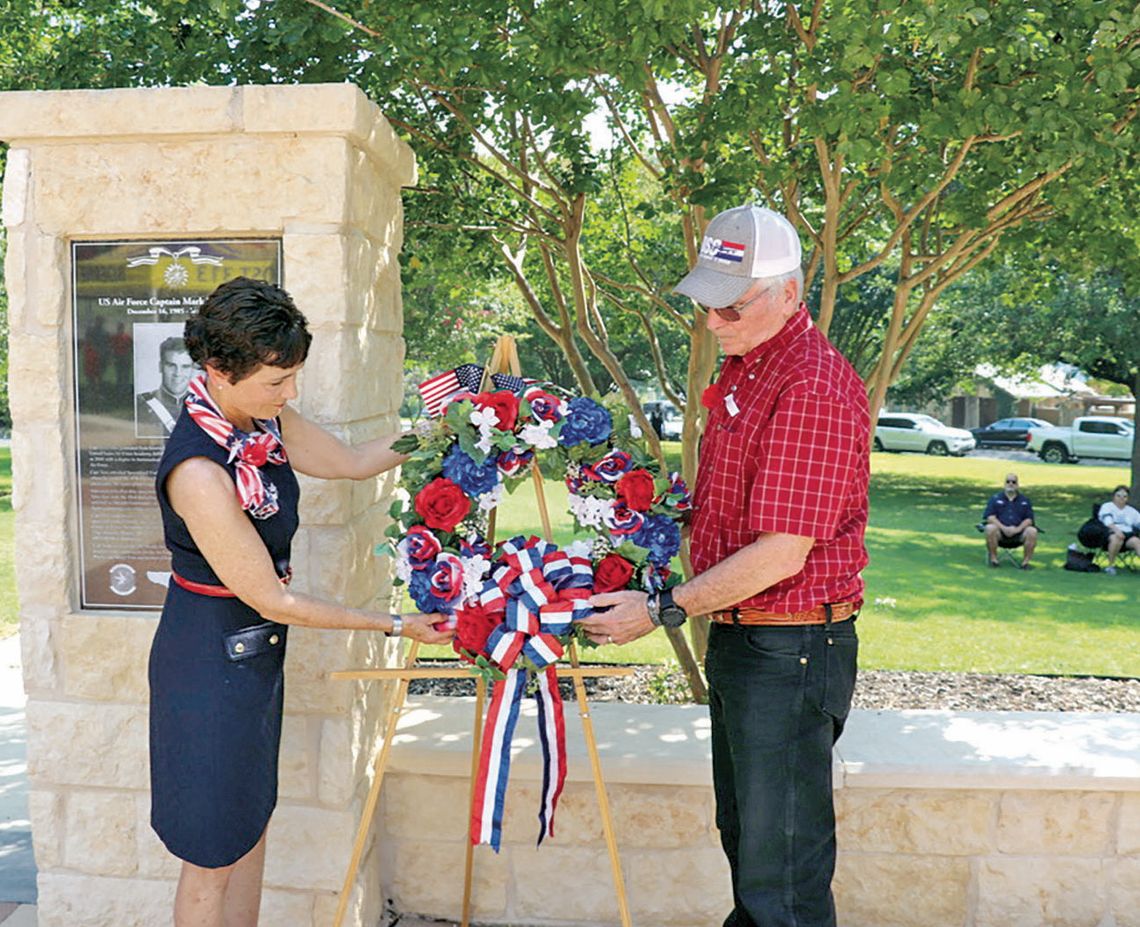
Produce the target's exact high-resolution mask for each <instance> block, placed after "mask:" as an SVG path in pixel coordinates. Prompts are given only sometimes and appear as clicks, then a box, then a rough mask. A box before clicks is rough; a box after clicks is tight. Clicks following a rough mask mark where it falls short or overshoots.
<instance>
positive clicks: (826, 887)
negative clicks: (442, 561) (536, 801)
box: [583, 206, 871, 927]
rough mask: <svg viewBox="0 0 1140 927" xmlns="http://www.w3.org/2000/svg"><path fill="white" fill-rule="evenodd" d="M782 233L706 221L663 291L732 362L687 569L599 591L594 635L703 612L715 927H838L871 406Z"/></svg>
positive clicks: (709, 399)
mask: <svg viewBox="0 0 1140 927" xmlns="http://www.w3.org/2000/svg"><path fill="white" fill-rule="evenodd" d="M800 259H801V253H800V242H799V237H798V236H797V235H796V232H795V230H794V229H793V228H792V226H791V224H790V223H788V221H787V220H786V219H785V218H784V217H783V216H780V215H778V214H777V213H774V212H772V211H771V210H768V209H762V208H759V207H755V206H741V207H739V208H737V209H731V210H729V211H727V212H723V213H721V214H720V215H718V216H717V217H716V218H714V219H713V220H712V222H711V223H709V227H708V230H707V232H706V234H705V237H704V241H703V243H702V246H701V253H700V258H699V259H698V262H697V266H696V267H695V268H693V270H692V271H691V272H690V273H689V274H688V275H687V276H686V277H685V278H684V279H683V280H682V281H681V282H680V284H678V286H677V288H676V292H678V293H682V294H684V295H686V296H689V297H691V298H692V299H693V300H694V301H695V302H697V303H698V304H700V305H701V306H702V307H703V308H704V309H705V311H706V312H707V325H708V328H709V331H711V332H712V333H713V334H714V335H716V337H717V339H718V340H719V342H720V346H721V348H722V349H723V351H724V353H725V355H726V357H725V361H724V364H723V366H722V367H721V371H720V376H719V377H718V378H717V381H716V383H714V384H713V385H712V386H710V387H709V388H708V390H707V391H706V392H705V395H704V397H703V400H702V401H703V403H704V405H705V406H706V407H707V408H708V410H709V414H708V421H707V424H706V426H705V432H704V437H703V439H702V442H701V456H700V465H699V469H698V473H697V480H696V489H695V492H694V497H693V508H694V516H693V522H692V534H691V537H690V540H691V555H692V563H693V571H694V573H695V574H696V575H694V577H693V578H692V579H691V580H689V581H688V582H685V583H682V584H680V585H677V586H674V587H673V588H672V589H668V590H664V591H661V592H657V593H653V594H651V595H648V596H647V595H645V594H644V593H641V592H632V591H624V592H614V593H607V594H601V595H595V596H593V597H592V598H591V600H590V601H591V603H592V604H593V605H595V606H597V607H598V608H599V609H601V608H607V607H608V610H606V611H599V612H597V613H595V615H594V616H592V617H591V618H589V619H587V620H586V621H585V622H583V624H584V626H585V628H586V630H587V631H588V633H589V634H590V636H591V637H592V638H593V639H594V640H595V641H597V642H598V643H626V642H628V641H631V640H634V639H636V638H638V637H641V636H642V635H644V634H647V633H649V632H650V631H652V630H653V629H654V627H656V626H659V625H665V626H668V627H678V626H680V625H681V624H682V623H683V622H684V621H685V618H686V616H687V615H709V616H710V617H711V618H712V621H713V624H712V626H711V628H710V635H709V645H708V654H707V657H706V661H705V672H706V676H707V678H708V683H709V709H710V714H711V718H712V754H713V781H714V788H715V792H716V803H717V815H716V817H717V827H718V828H719V829H720V832H721V844H722V846H723V847H724V851H725V854H726V855H727V857H728V861H729V866H730V869H731V873H732V888H733V900H734V906H733V910H732V912H731V913H730V914H729V916H728V918H727V919H726V920H725V922H724V923H725V927H754V925H755V927H834V925H835V923H836V920H835V905H834V902H833V900H832V896H831V878H832V875H833V873H834V869H835V811H834V807H833V804H832V782H831V753H832V747H833V746H834V744H835V741H836V740H837V739H838V738H839V735H840V733H842V730H843V725H844V723H845V721H846V719H847V712H848V709H849V708H850V704H851V696H852V692H853V690H854V686H855V666H856V653H857V649H858V639H857V637H856V634H855V617H856V616H857V614H858V610H859V607H860V605H861V604H862V594H863V581H862V578H861V576H860V571H861V570H862V569H863V567H864V566H866V564H867V553H866V550H865V548H864V546H863V534H864V531H865V529H866V526H867V482H868V474H869V455H868V450H869V446H870V429H871V423H870V415H869V413H868V408H867V394H866V391H865V389H864V386H863V383H862V382H861V381H860V379H859V376H858V375H857V374H856V373H855V371H854V370H853V369H852V367H851V365H850V364H849V363H848V362H847V361H846V360H845V359H844V358H843V356H842V355H840V354H839V352H838V351H836V350H835V348H833V347H832V346H831V344H829V343H828V341H827V339H826V338H825V337H824V336H823V334H822V333H821V332H820V331H819V329H817V328H816V327H815V325H814V323H813V322H812V319H811V316H810V315H809V314H808V311H807V307H806V306H805V305H804V303H803V301H802V299H803V272H802V270H801V267H800Z"/></svg>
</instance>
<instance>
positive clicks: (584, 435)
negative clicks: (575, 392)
mask: <svg viewBox="0 0 1140 927" xmlns="http://www.w3.org/2000/svg"><path fill="white" fill-rule="evenodd" d="M613 430H614V420H613V417H612V416H611V415H610V412H609V409H607V408H605V407H604V406H602V405H599V404H598V403H596V402H594V400H593V399H590V398H589V397H588V396H578V397H576V398H575V399H571V400H570V402H569V408H568V409H567V410H566V418H565V419H564V420H563V422H562V431H560V432H559V433H558V443H559V444H561V445H562V446H563V447H573V446H574V445H575V444H578V443H579V442H581V441H585V442H587V443H588V444H601V443H602V442H603V441H605V440H606V439H607V438H608V437H609V436H610V435H611V434H612V433H613Z"/></svg>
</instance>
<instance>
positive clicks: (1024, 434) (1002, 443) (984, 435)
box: [970, 418, 1050, 449]
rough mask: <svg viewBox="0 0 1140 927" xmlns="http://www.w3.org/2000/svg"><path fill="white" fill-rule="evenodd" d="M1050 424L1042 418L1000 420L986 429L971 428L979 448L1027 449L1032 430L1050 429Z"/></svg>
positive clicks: (991, 423)
mask: <svg viewBox="0 0 1140 927" xmlns="http://www.w3.org/2000/svg"><path fill="white" fill-rule="evenodd" d="M1048 427H1050V425H1049V423H1048V422H1047V421H1045V420H1044V419H1040V418H999V419H998V420H997V421H996V422H990V424H988V425H986V426H985V428H971V429H970V434H972V435H973V436H974V440H975V441H976V442H977V443H978V447H1016V448H1019V449H1020V448H1023V447H1025V442H1026V441H1028V440H1029V429H1030V428H1048Z"/></svg>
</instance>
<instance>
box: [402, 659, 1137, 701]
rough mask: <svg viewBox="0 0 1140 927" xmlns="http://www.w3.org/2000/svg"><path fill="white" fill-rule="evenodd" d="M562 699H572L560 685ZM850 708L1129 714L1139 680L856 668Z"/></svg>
mask: <svg viewBox="0 0 1140 927" xmlns="http://www.w3.org/2000/svg"><path fill="white" fill-rule="evenodd" d="M561 689H562V695H563V697H565V698H572V697H573V689H572V686H571V684H570V683H569V682H568V681H566V680H563V681H562V683H561ZM586 691H587V694H588V696H589V698H590V700H591V701H595V702H643V703H651V702H652V703H659V704H660V703H675V704H677V703H684V702H687V701H689V695H688V686H687V685H686V684H685V680H684V678H683V677H682V676H681V674H680V672H679V671H677V670H676V669H675V668H674V669H673V670H672V671H670V670H669V669H667V668H665V667H661V666H638V667H636V671H635V673H634V675H632V676H611V677H599V678H596V679H590V680H587V683H586ZM429 692H430V693H433V694H435V695H474V694H475V683H474V681H473V680H466V679H432V680H414V681H413V682H412V683H411V688H410V693H411V694H413V695H415V694H425V693H429ZM855 707H856V708H871V709H914V708H929V709H943V710H954V711H1132V712H1140V679H1100V678H1091V677H1085V676H1022V675H987V674H982V673H920V672H897V671H892V670H863V671H861V672H860V673H859V681H858V684H857V685H856V688H855Z"/></svg>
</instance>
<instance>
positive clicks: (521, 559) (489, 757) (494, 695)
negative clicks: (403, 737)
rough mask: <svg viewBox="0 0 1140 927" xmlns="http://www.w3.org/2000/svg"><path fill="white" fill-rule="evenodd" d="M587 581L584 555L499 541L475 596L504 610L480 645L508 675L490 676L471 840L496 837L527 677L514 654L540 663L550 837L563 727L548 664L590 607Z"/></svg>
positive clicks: (545, 831)
mask: <svg viewBox="0 0 1140 927" xmlns="http://www.w3.org/2000/svg"><path fill="white" fill-rule="evenodd" d="M593 584H594V574H593V569H592V567H591V565H590V561H589V560H588V559H586V558H584V557H570V556H568V555H567V554H566V552H565V551H562V550H559V549H558V547H557V546H555V545H554V544H550V543H547V542H546V541H542V540H539V539H538V538H536V537H531V538H529V539H524V538H522V537H516V538H512V539H511V540H509V541H505V542H504V543H503V544H501V545H500V547H499V556H498V558H497V559H496V561H495V564H494V566H493V568H492V570H491V576H490V578H489V579H488V580H487V581H486V582H485V583H484V585H483V590H482V592H481V593H480V595H479V602H480V604H481V605H482V606H483V607H484V608H485V609H487V610H488V611H491V612H495V611H498V610H502V611H503V613H504V619H503V622H502V623H501V624H500V625H499V626H498V627H497V628H495V629H494V630H493V631H492V632H491V634H490V636H489V637H488V638H487V646H486V651H487V652H488V653H489V654H490V657H491V660H492V661H493V662H494V663H496V664H497V665H498V666H499V668H500V669H502V670H503V671H504V672H505V673H506V679H500V680H498V681H497V682H496V683H495V686H494V688H493V689H492V691H491V703H490V706H489V707H488V709H487V723H486V726H485V727H484V729H483V745H482V751H481V755H480V759H479V773H478V776H477V778H476V780H475V802H474V805H473V807H472V809H471V842H472V843H475V844H479V843H487V844H490V845H491V846H492V847H493V848H494V849H495V851H496V852H497V851H498V849H499V844H500V842H501V840H502V822H503V800H504V798H505V797H506V792H507V777H508V774H509V772H510V765H511V740H512V738H513V737H514V732H515V725H516V724H517V722H518V716H519V706H520V704H521V702H522V696H523V693H524V690H525V689H526V683H527V670H526V668H524V667H523V666H519V665H517V663H518V661H519V658H520V657H524V658H525V660H526V662H528V663H530V664H532V665H533V666H534V667H535V668H537V669H538V672H537V673H536V674H535V680H536V682H537V690H536V692H535V698H536V701H537V703H538V735H539V740H540V742H541V743H542V758H543V772H542V803H541V807H540V808H539V812H538V821H539V831H538V842H539V843H540V844H541V843H542V840H543V838H544V837H546V836H551V837H553V836H554V811H555V808H556V806H557V804H558V796H559V795H561V793H562V785H563V783H564V782H565V781H566V726H565V723H564V721H563V716H562V697H561V696H560V695H559V693H558V675H557V672H556V670H555V667H554V664H555V663H556V662H557V660H558V658H559V657H561V656H562V643H561V641H559V639H558V638H559V635H563V634H566V633H568V632H569V631H570V629H571V626H572V625H573V623H574V622H575V621H578V620H580V619H582V618H586V617H587V616H589V615H590V614H591V613H592V612H593V609H592V608H591V607H590V605H588V604H587V603H586V599H587V598H588V597H589V596H590V594H591V590H592V589H593Z"/></svg>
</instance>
